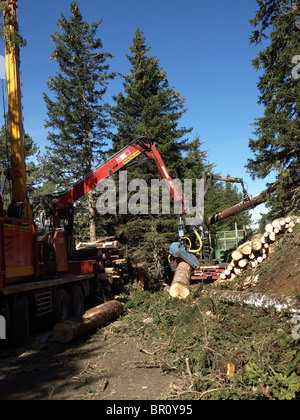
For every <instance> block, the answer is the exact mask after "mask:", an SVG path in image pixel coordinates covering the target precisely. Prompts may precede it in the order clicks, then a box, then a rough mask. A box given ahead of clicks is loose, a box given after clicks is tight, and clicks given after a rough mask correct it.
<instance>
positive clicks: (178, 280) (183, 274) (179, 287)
mask: <svg viewBox="0 0 300 420" xmlns="http://www.w3.org/2000/svg"><path fill="white" fill-rule="evenodd" d="M191 273H192V267H191V266H190V265H189V264H187V263H186V262H184V261H182V262H180V263H179V264H178V267H177V268H176V271H175V274H174V279H173V281H172V284H171V287H170V290H169V295H170V296H171V297H178V298H180V299H185V298H186V297H188V296H189V295H190V288H189V282H190V278H191Z"/></svg>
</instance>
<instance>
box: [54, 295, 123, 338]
mask: <svg viewBox="0 0 300 420" xmlns="http://www.w3.org/2000/svg"><path fill="white" fill-rule="evenodd" d="M122 312H123V305H122V303H121V302H119V301H117V300H110V301H108V302H105V303H103V304H101V305H98V306H95V307H94V308H91V309H89V310H88V311H86V312H85V313H84V314H83V315H82V316H81V317H76V318H75V317H74V318H70V319H67V320H65V321H61V322H58V323H57V324H56V325H55V326H54V328H53V337H54V338H55V340H56V341H58V342H59V343H69V342H70V341H72V340H74V339H75V338H76V337H80V336H81V335H83V334H85V333H86V332H88V331H91V330H93V329H95V328H97V327H100V326H101V325H104V324H107V323H108V322H110V321H114V320H115V319H117V318H118V317H119V316H120V315H121V314H122Z"/></svg>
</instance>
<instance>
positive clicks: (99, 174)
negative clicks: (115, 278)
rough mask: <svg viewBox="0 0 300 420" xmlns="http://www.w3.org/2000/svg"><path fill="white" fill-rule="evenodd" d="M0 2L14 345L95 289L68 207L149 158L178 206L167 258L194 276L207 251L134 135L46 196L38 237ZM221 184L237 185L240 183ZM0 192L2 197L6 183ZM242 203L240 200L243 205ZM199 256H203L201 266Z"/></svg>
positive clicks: (6, 298) (155, 158)
mask: <svg viewBox="0 0 300 420" xmlns="http://www.w3.org/2000/svg"><path fill="white" fill-rule="evenodd" d="M1 3H2V5H3V6H4V7H3V20H4V40H5V52H6V75H7V94H8V117H9V135H8V137H9V142H10V145H11V164H10V168H9V169H8V170H6V171H5V177H4V182H5V180H10V181H11V185H12V200H11V204H10V205H9V206H8V208H7V210H6V211H4V205H3V199H2V194H0V316H2V317H3V316H4V317H5V320H6V322H5V325H6V328H7V329H8V337H10V338H11V340H12V342H13V343H16V344H21V343H24V342H26V341H27V340H28V337H29V321H30V320H32V319H34V318H38V317H41V316H44V315H50V314H51V317H52V321H53V322H58V321H61V320H64V319H66V318H67V317H69V316H72V315H76V314H79V313H82V311H83V302H84V297H86V296H88V295H90V294H92V293H95V292H97V291H99V290H101V279H100V276H99V264H97V261H95V260H93V259H92V258H87V259H85V260H82V259H78V258H76V250H75V249H74V248H75V247H74V237H73V218H74V204H75V203H76V201H78V200H79V199H80V198H81V197H83V196H84V195H85V194H87V193H88V192H89V191H90V190H92V189H93V188H95V187H96V185H97V184H98V183H99V182H101V181H102V180H104V179H106V178H108V177H109V176H111V175H113V174H115V173H117V172H118V171H120V170H124V169H128V168H130V167H132V166H135V165H140V164H142V163H143V162H145V161H149V160H150V161H152V162H153V163H154V165H155V166H156V168H157V171H158V173H159V175H160V176H161V178H162V179H163V180H164V184H165V185H166V187H167V189H168V191H169V193H170V196H171V197H172V198H173V200H174V201H175V202H178V201H179V202H181V204H182V206H181V208H182V214H180V215H179V237H180V239H179V242H176V243H174V244H172V245H171V247H170V257H169V260H170V264H171V266H172V268H173V269H175V268H176V265H177V263H178V261H182V260H184V261H186V262H187V263H189V264H190V265H191V266H192V268H193V269H194V270H195V276H196V277H197V273H200V271H201V265H202V263H203V260H201V251H202V245H203V244H204V248H203V249H204V251H205V249H206V246H207V245H206V237H205V233H204V230H203V228H201V227H194V228H193V233H194V234H195V236H196V239H197V241H198V245H197V247H196V248H197V249H195V250H193V249H192V245H191V244H192V242H191V239H190V238H189V237H188V236H186V234H185V229H184V223H183V212H184V211H185V210H186V207H187V205H186V202H185V200H184V197H183V196H182V193H181V191H180V190H179V188H178V186H177V185H176V183H174V181H173V179H172V178H171V176H170V175H169V172H168V170H167V168H166V166H165V164H164V162H163V160H162V158H161V156H160V154H159V152H158V150H157V148H156V146H155V144H154V143H153V142H152V141H151V140H150V139H149V138H148V137H145V136H139V137H136V138H135V139H134V140H133V141H132V142H131V143H130V144H129V145H128V146H127V147H126V148H124V149H123V150H121V151H120V152H118V153H117V154H116V155H114V156H113V157H112V158H110V159H109V160H108V161H107V162H106V163H104V164H103V165H101V166H99V167H98V168H97V169H96V170H95V171H94V172H93V173H91V174H90V175H89V176H87V177H86V178H85V179H83V180H81V181H79V182H78V183H77V184H75V185H74V186H73V188H71V189H70V190H69V191H67V192H65V193H64V194H61V195H60V196H59V197H58V198H55V199H54V198H53V197H50V196H46V197H44V199H43V200H42V203H43V211H42V213H41V218H40V220H41V226H40V228H39V231H38V229H37V226H36V223H35V222H34V217H33V211H32V208H31V204H30V201H29V198H28V189H27V181H26V166H25V152H24V129H23V116H22V94H21V81H20V57H19V47H18V45H17V44H16V43H15V40H16V39H17V37H16V35H17V33H18V23H17V0H9V1H2V2H1ZM139 156H144V159H140V160H138V161H137V162H134V160H135V159H136V158H137V157H139ZM205 177H206V181H208V182H210V181H211V180H212V179H217V177H216V176H215V175H214V176H213V175H211V174H205ZM219 179H221V178H220V177H219ZM222 180H226V181H229V182H241V184H242V185H243V183H242V180H240V179H233V178H227V179H222ZM1 191H2V193H3V191H4V185H3V187H2V190H1ZM247 197H248V198H246V200H248V199H249V196H248V195H247ZM205 258H206V257H205V252H204V262H205V261H206V259H205ZM197 270H198V271H197Z"/></svg>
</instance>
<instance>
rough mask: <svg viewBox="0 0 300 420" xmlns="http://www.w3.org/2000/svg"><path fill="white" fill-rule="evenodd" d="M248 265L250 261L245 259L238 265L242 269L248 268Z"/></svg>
mask: <svg viewBox="0 0 300 420" xmlns="http://www.w3.org/2000/svg"><path fill="white" fill-rule="evenodd" d="M248 263H249V261H248V260H247V259H246V258H244V259H243V260H240V261H239V264H238V265H239V267H240V268H245V267H247V265H248Z"/></svg>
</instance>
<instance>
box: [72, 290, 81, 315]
mask: <svg viewBox="0 0 300 420" xmlns="http://www.w3.org/2000/svg"><path fill="white" fill-rule="evenodd" d="M83 312H84V297H83V293H82V290H81V287H80V286H78V285H74V286H72V287H71V290H70V314H71V316H75V315H82V314H83Z"/></svg>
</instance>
